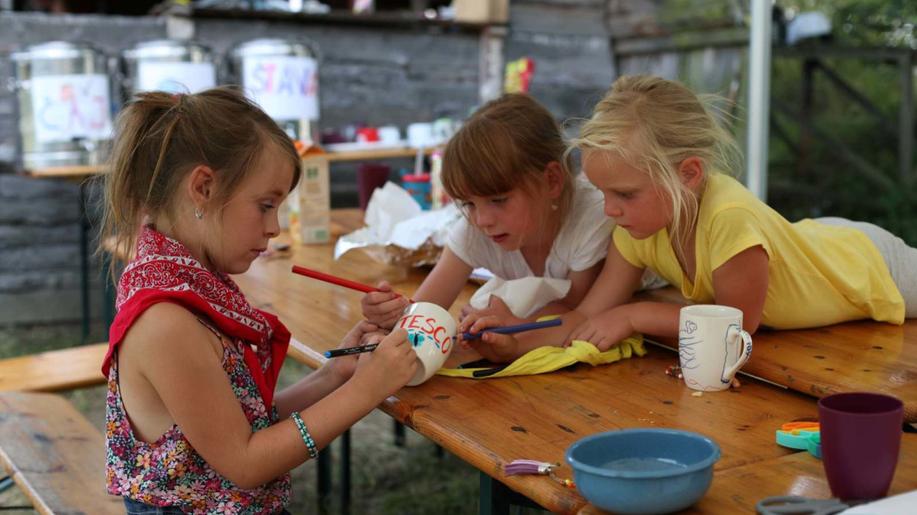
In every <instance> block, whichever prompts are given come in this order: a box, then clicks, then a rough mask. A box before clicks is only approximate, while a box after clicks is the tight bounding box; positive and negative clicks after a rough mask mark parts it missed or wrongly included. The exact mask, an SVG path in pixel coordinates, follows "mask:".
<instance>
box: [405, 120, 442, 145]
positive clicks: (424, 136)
mask: <svg viewBox="0 0 917 515" xmlns="http://www.w3.org/2000/svg"><path fill="white" fill-rule="evenodd" d="M434 143H436V140H435V138H434V137H433V124H432V123H422V122H418V123H412V124H410V125H408V145H410V146H412V147H414V148H421V147H429V146H431V145H433V144H434Z"/></svg>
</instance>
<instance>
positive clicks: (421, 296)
mask: <svg viewBox="0 0 917 515" xmlns="http://www.w3.org/2000/svg"><path fill="white" fill-rule="evenodd" d="M471 270H472V268H471V266H470V265H468V264H466V263H465V262H464V261H462V260H461V259H460V258H459V257H458V256H457V255H455V253H454V252H452V251H451V250H450V249H449V247H448V246H447V247H445V248H444V249H443V253H442V256H440V258H439V261H438V262H437V263H436V266H434V267H433V270H432V271H431V272H430V274H429V275H428V276H427V277H426V279H424V281H423V283H422V284H421V285H420V288H418V289H417V291H416V292H415V293H414V297H413V298H414V300H415V301H425V302H432V303H434V304H437V305H440V306H442V307H443V308H445V309H449V307H450V306H452V303H453V302H455V299H456V298H457V297H458V296H459V293H461V291H462V288H464V287H465V282H466V281H467V280H468V276H469V275H471ZM379 288H380V289H382V290H384V291H383V292H377V293H367V294H366V295H364V296H363V299H362V300H361V301H360V304H361V307H362V310H363V316H364V317H366V319H367V320H369V321H370V322H372V323H374V324H376V325H378V326H379V327H383V328H387V329H390V328H391V327H392V326H394V325H395V322H397V321H398V319H399V318H401V313H402V312H403V311H404V308H405V307H407V305H408V303H409V301H408V299H406V298H404V297H403V296H398V295H397V294H395V293H392V292H391V287H390V286H389V285H388V283H386V282H382V283H379Z"/></svg>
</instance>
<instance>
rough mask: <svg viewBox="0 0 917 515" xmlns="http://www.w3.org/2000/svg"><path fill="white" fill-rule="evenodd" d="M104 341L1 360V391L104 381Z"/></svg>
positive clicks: (66, 387)
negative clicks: (102, 368)
mask: <svg viewBox="0 0 917 515" xmlns="http://www.w3.org/2000/svg"><path fill="white" fill-rule="evenodd" d="M106 350H108V344H107V343H96V344H92V345H81V346H79V347H71V348H69V349H61V350H54V351H48V352H41V353H38V354H30V355H26V356H18V357H15V358H8V359H4V360H0V392H7V391H29V392H56V391H61V390H71V389H75V388H85V387H87V386H95V385H98V384H103V383H104V382H105V376H103V375H102V372H101V370H100V369H101V366H102V358H104V357H105V351H106Z"/></svg>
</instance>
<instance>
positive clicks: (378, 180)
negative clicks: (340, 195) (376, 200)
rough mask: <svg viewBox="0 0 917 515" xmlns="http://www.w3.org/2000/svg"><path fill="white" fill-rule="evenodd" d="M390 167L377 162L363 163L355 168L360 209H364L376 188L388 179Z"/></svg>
mask: <svg viewBox="0 0 917 515" xmlns="http://www.w3.org/2000/svg"><path fill="white" fill-rule="evenodd" d="M391 172H392V168H391V167H390V166H388V165H383V164H378V163H363V164H361V165H360V166H359V167H358V168H357V193H358V195H359V201H360V209H362V210H363V211H366V206H367V204H369V199H370V198H371V197H372V195H373V192H374V191H376V188H381V187H382V186H384V185H385V182H386V181H388V176H389V175H390V174H391Z"/></svg>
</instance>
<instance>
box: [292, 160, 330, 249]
mask: <svg viewBox="0 0 917 515" xmlns="http://www.w3.org/2000/svg"><path fill="white" fill-rule="evenodd" d="M300 155H301V156H302V178H301V179H300V180H299V188H298V191H297V193H298V194H299V216H298V222H299V237H300V240H301V241H302V242H303V243H328V242H329V241H331V183H330V178H329V176H328V167H329V165H328V154H326V153H325V151H324V150H322V148H321V147H319V146H317V145H313V146H311V147H308V148H307V149H305V151H303V152H301V153H300Z"/></svg>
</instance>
